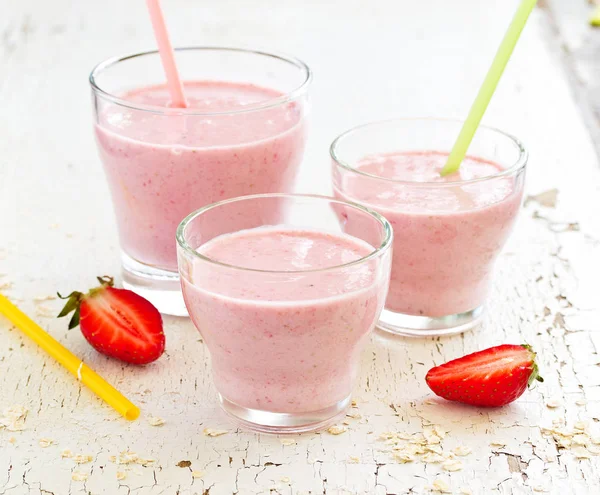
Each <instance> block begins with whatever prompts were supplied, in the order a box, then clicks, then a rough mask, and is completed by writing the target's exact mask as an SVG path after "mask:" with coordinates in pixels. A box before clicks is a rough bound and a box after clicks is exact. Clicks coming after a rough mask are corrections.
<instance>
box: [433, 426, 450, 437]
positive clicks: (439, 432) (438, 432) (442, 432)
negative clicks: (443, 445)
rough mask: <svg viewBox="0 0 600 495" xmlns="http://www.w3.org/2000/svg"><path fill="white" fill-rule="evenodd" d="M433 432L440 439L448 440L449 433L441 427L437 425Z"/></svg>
mask: <svg viewBox="0 0 600 495" xmlns="http://www.w3.org/2000/svg"><path fill="white" fill-rule="evenodd" d="M433 431H434V432H435V434H436V435H437V436H438V437H440V438H442V439H443V438H446V433H448V432H447V431H446V430H444V429H443V428H442V427H441V426H439V425H435V426H434V427H433Z"/></svg>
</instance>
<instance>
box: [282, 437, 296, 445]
mask: <svg viewBox="0 0 600 495" xmlns="http://www.w3.org/2000/svg"><path fill="white" fill-rule="evenodd" d="M279 441H280V442H281V445H296V440H294V439H293V438H280V439H279Z"/></svg>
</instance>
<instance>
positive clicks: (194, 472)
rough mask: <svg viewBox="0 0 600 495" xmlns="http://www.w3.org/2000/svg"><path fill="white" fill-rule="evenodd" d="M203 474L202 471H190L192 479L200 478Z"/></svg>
mask: <svg viewBox="0 0 600 495" xmlns="http://www.w3.org/2000/svg"><path fill="white" fill-rule="evenodd" d="M202 476H204V473H203V472H202V471H192V478H202Z"/></svg>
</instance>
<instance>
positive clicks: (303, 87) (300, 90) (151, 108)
mask: <svg viewBox="0 0 600 495" xmlns="http://www.w3.org/2000/svg"><path fill="white" fill-rule="evenodd" d="M174 50H175V52H188V51H190V52H191V51H206V52H209V51H215V52H232V53H242V54H250V55H259V56H263V57H267V58H272V59H276V60H279V61H281V62H286V63H288V64H291V65H294V66H295V67H296V68H298V69H300V70H301V71H302V72H303V73H304V80H303V81H302V83H301V84H300V85H299V86H298V87H296V88H295V89H293V90H292V91H289V92H287V93H285V94H282V95H281V96H278V97H276V98H269V99H267V100H263V101H259V102H256V103H255V104H252V105H248V106H247V107H244V108H237V109H233V110H223V111H216V112H206V111H202V112H198V111H195V110H194V109H192V108H165V107H161V106H158V105H146V104H143V103H134V102H131V101H129V100H126V99H124V98H121V97H119V96H116V95H114V94H112V93H109V92H107V91H105V90H104V89H102V88H101V87H100V86H99V85H98V83H97V76H98V75H100V74H101V73H102V72H104V71H105V70H107V69H109V68H110V67H113V66H115V65H117V64H119V63H121V62H126V61H128V60H132V59H136V58H140V57H145V56H148V55H159V52H158V50H147V51H143V52H135V53H128V54H125V55H117V56H116V57H111V58H108V59H106V60H104V61H102V62H100V63H99V64H96V66H95V67H94V68H93V69H92V71H91V72H90V75H89V78H88V80H89V83H90V86H91V87H92V90H93V91H94V92H95V93H96V94H98V95H99V96H101V97H102V98H105V99H107V100H109V101H111V102H113V103H116V104H118V105H121V106H124V107H127V108H131V109H133V110H142V111H145V112H150V113H157V114H161V115H197V116H206V117H208V116H211V115H235V114H241V113H248V112H255V111H259V110H266V109H269V108H273V107H277V106H280V105H282V104H284V103H287V102H289V101H292V100H295V99H297V98H298V97H299V96H302V95H303V94H305V93H306V92H307V90H308V87H309V85H310V83H311V81H312V77H313V75H312V71H311V69H310V67H309V66H308V65H307V64H306V63H304V62H303V61H302V60H300V59H299V58H296V57H293V56H291V55H285V54H282V53H275V52H267V51H263V50H254V49H251V48H236V47H227V46H209V45H206V46H182V47H177V48H174Z"/></svg>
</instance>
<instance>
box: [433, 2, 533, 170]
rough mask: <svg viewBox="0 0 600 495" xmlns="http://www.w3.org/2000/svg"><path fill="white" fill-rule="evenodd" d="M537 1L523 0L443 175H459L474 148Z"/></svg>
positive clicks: (449, 157)
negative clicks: (491, 101) (462, 164)
mask: <svg viewBox="0 0 600 495" xmlns="http://www.w3.org/2000/svg"><path fill="white" fill-rule="evenodd" d="M536 2H537V0H523V2H522V3H521V5H520V6H519V8H518V9H517V12H516V14H515V16H514V18H513V20H512V22H511V24H510V26H509V27H508V31H506V34H505V35H504V39H503V40H502V43H501V44H500V48H498V52H497V53H496V57H495V58H494V61H493V62H492V66H491V67H490V70H489V71H488V73H487V76H485V80H484V81H483V84H482V86H481V89H480V90H479V93H478V94H477V97H476V98H475V101H474V102H473V105H472V106H471V110H470V111H469V116H468V117H467V120H466V121H465V123H464V125H463V127H462V129H461V131H460V134H459V135H458V138H457V139H456V142H455V143H454V147H453V148H452V151H451V152H450V155H449V156H448V161H447V162H446V165H444V168H443V169H442V172H441V174H442V175H448V174H452V173H454V172H456V171H457V170H458V168H459V167H460V164H461V163H462V161H463V160H464V158H465V155H466V154H467V150H468V149H469V146H470V145H471V141H472V140H473V136H475V132H476V131H477V128H478V127H479V124H480V122H481V119H482V118H483V114H484V113H485V111H486V110H487V107H488V105H489V104H490V100H491V99H492V96H493V95H494V91H496V88H497V87H498V82H499V81H500V78H501V77H502V74H503V72H504V69H505V68H506V64H508V61H509V59H510V56H511V55H512V53H513V50H514V49H515V45H516V44H517V41H519V37H520V36H521V32H522V31H523V28H524V27H525V24H526V23H527V19H528V18H529V14H531V11H532V10H533V8H534V7H535V4H536Z"/></svg>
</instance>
